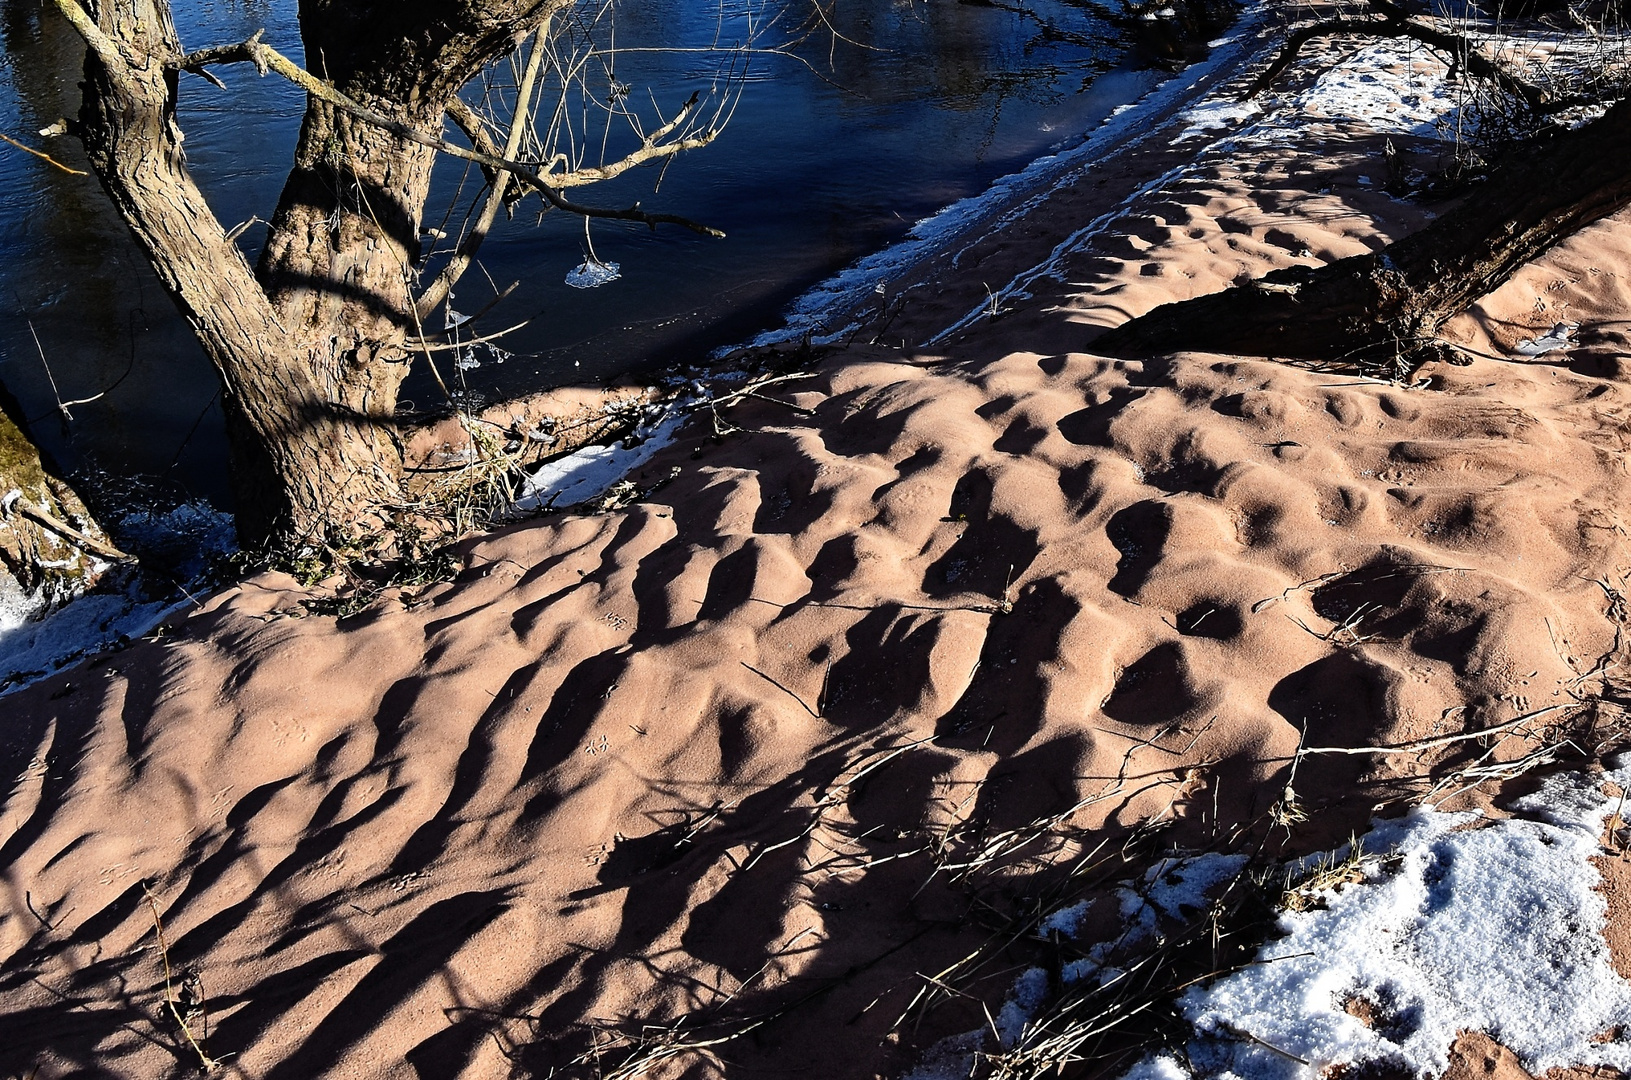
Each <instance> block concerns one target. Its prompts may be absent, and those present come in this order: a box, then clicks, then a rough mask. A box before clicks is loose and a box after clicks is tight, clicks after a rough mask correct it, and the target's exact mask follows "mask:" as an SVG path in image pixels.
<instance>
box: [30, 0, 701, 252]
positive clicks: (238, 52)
mask: <svg viewBox="0 0 1631 1080" xmlns="http://www.w3.org/2000/svg"><path fill="white" fill-rule="evenodd" d="M56 2H57V3H58V4H66V5H70V6H72V5H73V4H74V0H56ZM82 14H83V12H82ZM233 63H251V64H254V65H255V68H256V70H257V71H260V72H262V73H263V74H264V73H265V72H267V71H272V72H276V73H277V74H279V75H281V76H283V77H284V78H285V79H288V80H289V81H290V82H292V83H294V84H295V85H296V86H298V87H300V88H301V89H302V90H304V91H306V93H308V94H310V95H311V96H312V97H314V98H317V99H318V100H320V101H326V102H328V103H329V104H330V105H333V106H334V107H335V108H337V109H342V110H344V111H345V112H348V113H350V114H351V115H353V116H356V117H358V118H359V119H362V120H364V121H366V122H368V123H370V124H373V125H374V126H375V127H379V128H383V129H384V130H386V131H389V132H391V133H392V134H393V135H396V136H398V137H400V138H403V139H407V140H408V141H410V142H415V143H418V144H419V145H421V146H428V147H430V148H431V149H432V150H436V151H439V152H441V153H444V154H447V155H448V156H450V157H456V158H462V159H464V160H465V161H473V162H475V163H476V164H477V165H482V166H485V167H486V168H489V169H492V170H493V171H494V172H495V173H510V174H511V175H513V176H514V177H515V178H516V179H518V180H520V181H522V182H523V183H526V184H528V185H529V186H531V187H533V188H536V189H537V190H538V192H539V194H541V195H542V196H543V197H544V199H545V201H547V202H548V203H549V204H550V205H551V206H554V207H555V208H557V209H560V210H565V211H567V212H568V213H571V214H577V215H578V216H580V217H590V218H609V219H612V220H615V221H637V222H640V223H642V224H644V225H648V226H650V227H652V228H656V227H657V226H658V225H680V226H683V227H684V228H687V229H690V230H692V231H693V232H697V233H701V234H702V235H704V236H714V237H723V236H724V235H725V234H724V233H723V232H721V231H720V230H718V229H715V228H713V227H711V226H708V225H702V224H699V223H697V222H695V221H692V220H690V219H689V218H684V217H680V216H679V215H677V214H654V213H651V212H649V211H647V210H644V209H642V208H641V206H640V204H639V203H635V204H634V205H633V206H631V207H628V208H627V209H622V210H617V209H610V208H606V207H596V206H584V205H582V204H580V203H575V202H572V201H571V200H570V199H567V198H566V197H565V196H563V195H562V194H561V193H560V191H559V189H558V188H557V186H556V185H555V184H554V183H552V182H551V181H550V180H549V179H546V178H545V177H543V176H540V175H539V174H538V173H537V172H536V171H535V170H534V169H533V168H532V167H531V166H529V165H526V164H525V163H523V162H519V161H513V160H511V159H509V158H506V157H505V156H503V154H502V152H501V151H500V149H499V147H498V146H496V145H495V144H494V143H493V141H492V138H491V136H489V135H488V134H487V131H486V129H485V128H484V127H483V126H482V123H481V120H480V118H479V117H477V116H476V113H475V110H474V109H472V108H471V107H470V106H469V105H467V104H465V103H464V102H463V101H461V100H460V99H458V98H454V99H453V100H452V102H451V103H450V104H449V105H448V107H447V114H448V116H449V118H451V119H452V120H453V122H454V123H455V124H457V125H458V126H459V128H460V129H461V130H463V131H464V133H465V134H466V135H467V136H469V138H470V141H471V142H472V143H474V144H475V145H476V149H474V150H472V149H468V148H466V147H463V146H459V145H457V144H455V143H450V142H448V141H447V140H446V139H442V138H439V137H437V136H435V135H431V134H429V133H428V132H425V131H421V130H420V129H418V128H416V127H414V126H413V125H411V124H406V123H403V122H402V121H400V120H393V119H392V118H391V117H389V116H386V115H385V114H383V113H381V112H379V111H377V110H375V109H370V108H369V107H368V106H366V105H363V104H361V103H360V102H357V101H353V100H352V99H351V98H349V97H347V96H346V95H345V94H342V93H341V92H340V91H338V90H336V89H335V88H334V87H333V86H330V85H329V84H328V83H326V82H324V81H322V80H321V79H319V78H317V77H316V76H315V75H313V74H311V72H309V71H307V70H306V69H304V68H302V67H301V66H300V65H299V64H296V63H295V62H294V61H292V60H290V59H289V58H288V57H286V56H284V55H283V54H282V53H280V52H278V51H277V50H276V49H274V48H272V47H271V46H270V45H267V44H266V43H265V42H263V41H261V40H260V34H258V33H257V34H256V35H254V36H253V37H251V38H249V39H248V40H246V41H243V42H240V43H238V44H236V45H221V46H216V47H214V48H209V49H201V50H199V51H198V52H193V53H188V54H187V55H186V56H182V57H178V58H176V59H175V60H173V61H172V62H171V63H170V67H172V68H173V69H175V70H178V71H201V70H202V69H203V68H204V67H205V66H206V65H211V64H233ZM709 138H712V136H711V135H710V136H709ZM684 142H685V140H680V141H677V142H673V143H665V144H662V147H660V148H657V150H656V151H654V152H653V153H651V154H650V155H649V156H647V157H646V158H644V159H643V160H652V159H654V158H656V157H660V156H663V153H662V151H663V150H665V149H666V148H668V147H673V148H674V149H673V150H671V151H668V152H669V153H678V152H679V150H681V149H687V148H688V147H686V146H685V145H683V144H684ZM699 145H701V144H699ZM639 152H640V151H636V153H639ZM638 163H639V162H635V163H634V164H638ZM630 167H632V165H631V166H630ZM613 175H615V174H613ZM583 182H585V183H587V182H588V181H583Z"/></svg>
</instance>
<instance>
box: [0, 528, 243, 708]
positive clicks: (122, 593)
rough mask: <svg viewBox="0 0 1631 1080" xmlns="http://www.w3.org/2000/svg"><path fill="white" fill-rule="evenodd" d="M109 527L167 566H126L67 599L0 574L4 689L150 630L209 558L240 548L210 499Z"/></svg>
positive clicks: (175, 606) (182, 600)
mask: <svg viewBox="0 0 1631 1080" xmlns="http://www.w3.org/2000/svg"><path fill="white" fill-rule="evenodd" d="M111 531H112V532H113V534H114V535H115V536H116V537H117V538H118V540H119V542H120V544H121V545H123V546H124V547H125V548H127V549H129V550H132V551H137V552H140V553H141V554H142V557H143V560H144V562H145V563H147V564H148V565H161V566H163V567H164V568H165V572H164V573H163V574H146V575H141V574H126V575H125V576H124V577H123V579H122V580H117V581H113V582H110V583H109V584H108V585H105V586H103V587H101V588H98V589H97V590H94V591H92V592H90V593H88V594H86V595H84V596H81V597H79V598H77V599H75V600H73V601H71V602H69V603H66V604H60V603H53V602H52V600H51V599H50V598H47V597H44V596H40V595H37V594H27V593H24V592H23V591H22V590H21V589H19V588H18V587H17V585H16V583H15V582H13V581H11V579H10V578H8V577H3V576H0V694H6V693H9V692H11V691H12V690H16V689H18V688H20V687H23V686H27V685H28V684H29V683H31V682H35V681H36V680H38V679H42V678H44V677H46V676H47V675H49V674H51V673H52V672H55V671H60V670H61V669H62V668H64V667H67V666H68V665H69V664H72V663H74V662H75V661H77V660H79V659H81V658H83V657H86V656H90V655H93V654H95V653H98V652H102V651H103V650H105V649H108V648H111V647H113V646H115V645H117V644H119V643H120V641H121V639H129V638H135V637H139V636H141V635H142V634H144V633H146V632H147V631H148V630H150V629H151V628H152V627H153V626H154V625H155V624H156V623H158V622H160V621H161V620H163V619H164V618H166V617H168V616H169V615H170V614H172V613H173V612H175V611H177V610H179V609H180V608H182V607H185V606H186V605H188V604H190V603H191V602H192V601H191V599H190V598H189V596H188V592H189V589H196V588H198V587H199V580H200V579H201V578H202V577H203V576H204V574H205V573H206V571H207V570H208V568H209V564H210V563H211V562H212V561H214V560H216V559H219V558H221V557H223V556H225V555H228V554H230V553H232V552H233V551H235V550H236V549H237V542H236V538H235V534H234V532H233V525H232V518H231V516H230V515H228V514H224V513H222V512H221V511H219V510H217V509H215V508H214V507H212V506H210V505H209V504H208V503H204V502H187V503H182V504H181V505H179V506H176V507H173V508H172V509H170V510H166V511H162V512H161V511H157V510H152V509H138V510H134V511H132V512H131V513H129V514H126V515H125V516H124V517H122V518H120V519H119V520H118V521H117V522H115V523H113V528H112V530H111ZM119 573H120V572H119V571H115V572H114V574H113V575H110V577H113V576H117V575H118V574H119Z"/></svg>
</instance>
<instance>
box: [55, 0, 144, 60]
mask: <svg viewBox="0 0 1631 1080" xmlns="http://www.w3.org/2000/svg"><path fill="white" fill-rule="evenodd" d="M52 3H54V4H56V6H57V10H58V11H60V12H62V16H63V18H65V19H67V20H68V21H69V22H70V23H71V24H73V28H74V29H75V30H77V31H79V36H80V37H82V38H84V39H85V44H86V45H87V46H88V47H89V48H90V50H91V52H93V53H95V54H96V58H97V59H98V60H100V61H102V66H103V67H105V68H107V69H108V74H109V75H110V76H112V77H114V78H120V77H122V76H123V74H124V72H125V70H126V69H127V68H128V67H129V66H130V60H129V58H128V57H126V56H125V55H124V51H123V50H122V49H120V48H119V46H118V45H116V44H114V42H113V39H112V38H110V37H108V36H107V35H106V34H104V33H103V32H102V28H101V27H100V26H97V25H96V23H95V22H94V21H93V20H92V19H91V17H90V15H88V14H87V13H86V11H85V9H84V8H83V7H81V6H80V5H79V0H52Z"/></svg>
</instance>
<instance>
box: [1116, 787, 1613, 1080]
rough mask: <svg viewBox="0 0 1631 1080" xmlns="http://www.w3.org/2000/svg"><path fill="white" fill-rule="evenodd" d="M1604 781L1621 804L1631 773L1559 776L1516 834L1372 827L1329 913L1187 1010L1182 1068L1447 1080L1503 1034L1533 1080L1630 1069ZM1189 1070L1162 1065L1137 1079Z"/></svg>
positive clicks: (1509, 826)
mask: <svg viewBox="0 0 1631 1080" xmlns="http://www.w3.org/2000/svg"><path fill="white" fill-rule="evenodd" d="M1605 781H1607V782H1612V783H1613V784H1616V785H1618V786H1619V787H1620V788H1621V789H1622V790H1623V789H1625V788H1626V787H1628V786H1631V768H1627V767H1625V766H1624V765H1623V763H1621V767H1619V768H1618V769H1616V771H1614V772H1610V773H1608V774H1607V775H1606V776H1599V777H1590V776H1584V775H1579V774H1570V775H1561V776H1554V777H1551V778H1549V779H1548V780H1547V781H1546V782H1545V783H1544V784H1543V785H1542V787H1541V788H1540V790H1539V791H1538V792H1536V793H1535V794H1534V795H1532V796H1529V797H1527V798H1525V799H1521V800H1519V801H1518V802H1517V803H1516V804H1515V805H1514V806H1513V811H1514V813H1516V814H1517V815H1518V816H1516V817H1513V818H1510V819H1506V820H1490V819H1487V818H1485V817H1484V816H1483V815H1481V814H1479V813H1476V812H1467V813H1440V812H1438V811H1436V810H1433V809H1431V808H1427V807H1421V808H1417V809H1416V810H1414V811H1412V812H1411V813H1410V814H1409V815H1407V816H1405V817H1403V818H1399V819H1397V820H1393V821H1384V822H1378V823H1376V824H1375V825H1374V826H1373V828H1372V830H1371V832H1370V834H1369V835H1368V836H1367V837H1366V838H1365V840H1364V842H1363V850H1364V851H1365V852H1366V856H1365V858H1364V861H1363V863H1362V866H1361V869H1362V871H1363V873H1364V875H1365V878H1364V880H1363V881H1362V882H1360V883H1357V884H1350V885H1347V886H1344V887H1341V888H1340V891H1334V890H1333V891H1328V892H1326V893H1325V894H1324V895H1323V899H1324V901H1325V904H1326V906H1325V908H1324V909H1323V910H1312V911H1304V912H1287V913H1286V914H1284V915H1282V916H1281V918H1280V922H1279V930H1280V931H1281V933H1282V934H1283V935H1284V936H1283V937H1281V938H1280V939H1279V940H1276V941H1274V942H1271V943H1270V944H1268V945H1266V946H1264V947H1263V949H1262V950H1261V951H1260V952H1259V954H1258V956H1257V962H1256V963H1254V964H1253V965H1252V966H1250V967H1247V968H1245V969H1243V970H1241V971H1239V972H1238V973H1236V974H1233V975H1230V976H1228V977H1226V978H1223V979H1221V980H1219V981H1218V982H1215V983H1213V984H1212V985H1210V986H1207V987H1198V988H1196V989H1194V990H1191V991H1190V992H1189V993H1188V994H1186V995H1185V996H1184V997H1183V998H1181V999H1180V1000H1179V1003H1178V1004H1179V1008H1180V1011H1181V1012H1182V1014H1183V1015H1184V1017H1185V1018H1186V1019H1187V1020H1188V1021H1189V1022H1190V1023H1191V1024H1192V1025H1193V1027H1194V1031H1195V1038H1194V1039H1193V1040H1192V1041H1191V1042H1190V1043H1189V1045H1188V1046H1187V1048H1186V1052H1185V1055H1184V1056H1185V1057H1187V1059H1188V1065H1189V1069H1188V1070H1187V1071H1189V1072H1192V1073H1193V1075H1195V1076H1198V1077H1226V1076H1227V1077H1238V1078H1241V1080H1313V1078H1314V1077H1318V1076H1330V1075H1334V1074H1335V1073H1336V1072H1338V1071H1346V1068H1347V1067H1365V1066H1373V1065H1374V1066H1381V1067H1384V1068H1387V1069H1389V1070H1393V1069H1398V1070H1403V1071H1405V1072H1409V1073H1414V1074H1415V1075H1418V1076H1435V1075H1442V1074H1443V1073H1444V1071H1445V1070H1446V1069H1447V1068H1448V1067H1449V1050H1450V1047H1451V1045H1452V1043H1453V1042H1454V1041H1455V1039H1456V1037H1457V1034H1458V1033H1459V1032H1462V1031H1480V1032H1486V1033H1488V1034H1489V1035H1491V1036H1493V1037H1494V1038H1496V1039H1497V1040H1499V1041H1500V1042H1501V1043H1502V1044H1503V1045H1504V1046H1506V1047H1507V1048H1509V1049H1510V1050H1512V1051H1513V1052H1514V1053H1515V1054H1517V1056H1518V1058H1519V1060H1520V1061H1521V1063H1522V1064H1523V1067H1524V1068H1525V1069H1526V1070H1527V1071H1528V1072H1529V1073H1530V1074H1531V1075H1535V1076H1539V1075H1542V1074H1543V1073H1545V1072H1546V1070H1548V1069H1552V1068H1557V1067H1586V1068H1590V1067H1596V1066H1607V1067H1609V1068H1611V1069H1616V1070H1620V1071H1624V1070H1626V1069H1628V1068H1631V984H1627V983H1626V981H1625V980H1623V979H1622V978H1620V976H1619V975H1618V974H1617V973H1616V972H1615V970H1614V967H1613V965H1612V963H1611V962H1610V955H1609V949H1608V944H1607V942H1606V941H1605V940H1604V938H1603V928H1604V925H1605V922H1606V904H1605V901H1604V899H1603V897H1602V895H1601V894H1600V893H1599V892H1597V891H1596V887H1597V886H1598V884H1599V883H1600V879H1599V876H1598V873H1597V870H1596V868H1595V867H1594V866H1593V865H1592V864H1591V862H1590V859H1591V858H1592V857H1593V856H1595V855H1597V854H1599V852H1600V848H1599V839H1600V837H1601V834H1602V830H1603V827H1604V823H1605V821H1606V819H1607V818H1608V816H1609V814H1611V813H1613V812H1614V811H1615V810H1616V807H1617V806H1618V804H1619V799H1618V798H1617V797H1616V798H1610V797H1609V796H1607V795H1606V794H1604V791H1603V786H1604V783H1605ZM1479 826H1482V827H1479ZM1356 1002H1363V1003H1364V1006H1365V1007H1364V1008H1356V1009H1354V1010H1353V1011H1352V1012H1350V1009H1349V1006H1350V1005H1351V1004H1353V1003H1356ZM1356 1012H1357V1013H1366V1014H1368V1015H1369V1022H1366V1021H1365V1020H1362V1019H1360V1017H1359V1016H1357V1015H1354V1013H1356ZM1185 1072H1186V1070H1185V1069H1184V1068H1183V1067H1182V1066H1180V1065H1179V1063H1178V1061H1177V1060H1176V1059H1174V1058H1172V1057H1152V1058H1147V1059H1145V1060H1144V1061H1143V1062H1141V1063H1140V1064H1139V1065H1138V1066H1137V1067H1136V1068H1135V1069H1134V1070H1133V1071H1132V1072H1131V1073H1129V1074H1128V1076H1129V1077H1136V1078H1137V1080H1178V1077H1180V1076H1181V1075H1184V1074H1185Z"/></svg>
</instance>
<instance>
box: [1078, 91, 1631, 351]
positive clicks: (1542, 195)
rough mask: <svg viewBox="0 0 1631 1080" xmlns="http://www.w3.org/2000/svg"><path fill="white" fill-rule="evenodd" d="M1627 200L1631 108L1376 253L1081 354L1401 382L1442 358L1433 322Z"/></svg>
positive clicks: (1499, 174) (1174, 315)
mask: <svg viewBox="0 0 1631 1080" xmlns="http://www.w3.org/2000/svg"><path fill="white" fill-rule="evenodd" d="M1627 205H1631V100H1628V101H1621V102H1620V103H1618V104H1616V105H1614V106H1613V107H1611V108H1610V109H1609V110H1608V111H1607V112H1606V113H1605V114H1604V115H1603V116H1602V117H1600V118H1599V119H1597V120H1595V121H1592V122H1591V123H1589V124H1585V125H1583V126H1581V127H1579V128H1575V129H1573V130H1570V131H1565V132H1563V133H1561V134H1558V135H1555V136H1553V137H1550V138H1546V139H1542V140H1539V141H1537V142H1535V143H1534V144H1532V145H1530V146H1528V147H1526V148H1525V150H1524V151H1523V152H1522V153H1521V154H1520V155H1517V156H1514V157H1513V158H1512V159H1511V160H1509V161H1508V162H1507V163H1506V164H1504V165H1503V166H1501V167H1500V168H1498V169H1496V170H1495V171H1494V172H1492V174H1491V175H1490V177H1489V178H1488V179H1487V180H1486V181H1484V183H1483V184H1481V185H1480V186H1479V187H1478V188H1477V189H1476V190H1475V192H1474V193H1473V195H1472V196H1471V197H1470V198H1468V199H1467V200H1466V201H1464V202H1463V203H1462V204H1461V205H1460V206H1458V207H1457V208H1456V209H1454V210H1452V211H1451V212H1449V213H1447V214H1444V215H1443V216H1442V217H1439V218H1438V219H1436V220H1435V221H1434V222H1433V223H1432V224H1431V225H1429V226H1428V227H1427V228H1425V229H1423V230H1422V231H1420V232H1417V233H1414V234H1412V235H1410V236H1407V237H1405V238H1403V239H1401V240H1398V241H1396V242H1394V243H1393V244H1390V245H1389V246H1388V247H1386V248H1384V249H1383V250H1381V251H1378V252H1373V253H1371V254H1367V255H1358V256H1354V257H1352V258H1347V259H1342V260H1340V261H1338V262H1335V263H1331V264H1330V265H1328V266H1324V267H1318V268H1310V267H1291V268H1288V269H1284V270H1276V271H1274V272H1272V273H1270V274H1267V275H1265V276H1264V277H1263V278H1261V279H1259V280H1257V281H1252V282H1247V283H1244V284H1243V285H1241V286H1240V287H1237V288H1234V289H1230V290H1227V291H1225V292H1222V293H1214V294H1212V295H1209V296H1201V297H1197V298H1195V299H1193V300H1185V301H1181V302H1178V303H1173V304H1166V305H1163V306H1162V307H1159V308H1156V309H1155V310H1153V311H1150V312H1148V313H1146V314H1145V315H1143V316H1140V317H1139V318H1136V319H1134V320H1132V321H1131V322H1128V323H1126V324H1124V325H1122V326H1120V327H1118V328H1116V329H1115V330H1112V331H1110V332H1109V333H1107V334H1105V335H1104V336H1102V337H1100V338H1098V339H1096V340H1095V341H1094V343H1093V348H1094V349H1095V351H1100V352H1104V353H1107V354H1109V355H1112V356H1127V357H1143V356H1152V355H1156V354H1160V353H1168V352H1176V351H1179V350H1195V351H1200V352H1223V353H1239V354H1246V355H1252V356H1274V357H1286V358H1298V359H1304V360H1327V361H1345V362H1349V363H1352V364H1355V365H1357V366H1360V367H1362V368H1368V369H1371V370H1377V371H1382V372H1385V373H1387V374H1402V373H1404V372H1407V371H1410V370H1414V368H1416V367H1418V366H1420V364H1422V363H1423V362H1425V361H1427V360H1431V359H1435V358H1438V357H1440V356H1443V355H1445V349H1446V346H1444V345H1443V344H1442V343H1441V342H1439V341H1438V340H1437V338H1438V332H1439V328H1440V327H1442V326H1443V325H1444V323H1445V322H1447V321H1448V320H1450V319H1451V318H1453V317H1454V316H1456V315H1457V314H1459V313H1461V312H1462V311H1464V310H1466V308H1467V307H1468V306H1470V305H1471V304H1473V303H1474V302H1476V301H1477V300H1478V299H1480V298H1481V297H1483V296H1485V295H1487V294H1488V293H1490V292H1492V291H1493V290H1494V289H1495V288H1497V287H1498V286H1500V285H1501V283H1503V282H1504V281H1506V280H1507V279H1508V278H1509V277H1511V275H1512V274H1513V273H1514V272H1515V271H1516V270H1517V269H1518V268H1519V267H1521V266H1523V264H1525V263H1527V262H1529V261H1530V260H1532V259H1534V258H1536V257H1537V256H1539V255H1541V254H1542V253H1543V252H1545V251H1546V250H1547V249H1549V248H1550V247H1552V246H1553V245H1554V244H1556V243H1557V242H1558V241H1560V240H1562V239H1564V238H1565V237H1568V236H1569V235H1571V234H1573V233H1574V232H1576V231H1577V230H1579V229H1580V228H1582V227H1584V226H1586V225H1589V224H1591V223H1592V222H1593V221H1596V220H1598V219H1600V218H1603V217H1606V216H1608V215H1610V214H1613V213H1615V212H1617V211H1619V210H1621V209H1623V208H1624V207H1626V206H1627Z"/></svg>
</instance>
